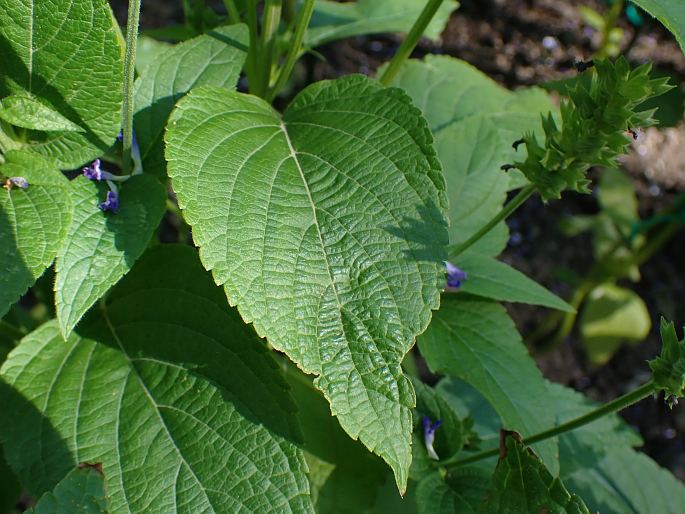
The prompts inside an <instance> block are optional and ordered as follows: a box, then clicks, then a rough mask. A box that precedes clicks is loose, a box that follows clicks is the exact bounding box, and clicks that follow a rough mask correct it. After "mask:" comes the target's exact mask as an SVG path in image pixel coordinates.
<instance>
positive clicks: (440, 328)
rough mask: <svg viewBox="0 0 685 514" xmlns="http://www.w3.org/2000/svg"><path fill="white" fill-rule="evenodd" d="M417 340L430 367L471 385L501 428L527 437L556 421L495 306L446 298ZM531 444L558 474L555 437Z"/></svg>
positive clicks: (536, 375)
mask: <svg viewBox="0 0 685 514" xmlns="http://www.w3.org/2000/svg"><path fill="white" fill-rule="evenodd" d="M418 344H419V348H420V350H421V354H422V355H423V356H424V358H425V359H426V362H427V363H428V366H429V368H430V369H431V371H433V372H435V373H444V374H446V375H451V376H454V377H458V378H460V379H462V380H464V381H465V382H468V383H469V384H471V385H473V386H474V387H475V388H476V389H478V391H479V392H480V393H481V394H482V395H483V396H484V397H485V398H486V399H487V401H488V402H490V403H491V404H492V406H493V407H494V408H495V410H496V411H497V413H498V414H499V415H500V416H501V418H502V421H503V424H504V428H506V429H510V430H516V431H518V432H521V433H522V434H523V436H524V437H526V436H531V435H533V434H536V433H538V432H542V431H543V430H546V429H548V428H549V427H551V426H553V425H554V422H555V419H554V411H553V410H552V409H550V408H549V405H548V404H547V402H546V400H545V392H546V381H545V379H544V378H543V377H542V374H541V373H540V370H539V369H538V368H537V366H536V365H535V362H534V361H533V359H532V358H531V357H530V355H528V352H527V351H526V347H525V346H524V345H523V343H522V341H521V336H520V335H519V334H518V332H517V331H516V328H515V327H514V323H513V322H512V321H511V319H510V318H509V316H508V315H507V313H506V311H505V310H504V308H503V307H502V306H500V305H499V304H497V303H494V302H492V301H488V300H481V299H477V298H474V297H470V296H468V295H465V294H458V295H450V296H446V297H445V298H443V302H442V306H441V307H440V310H439V311H438V312H437V313H435V314H434V315H433V322H432V323H431V324H430V326H429V327H428V330H427V331H426V332H425V333H424V334H422V335H421V336H420V337H419V339H418ZM534 447H535V448H536V449H537V450H538V451H539V452H540V454H541V455H542V458H543V460H544V461H545V463H546V464H547V466H548V467H549V468H550V469H551V470H553V471H552V472H553V473H556V472H558V469H559V462H558V458H559V452H558V446H557V441H556V439H548V440H546V441H543V442H541V443H537V444H536V445H535V446H534Z"/></svg>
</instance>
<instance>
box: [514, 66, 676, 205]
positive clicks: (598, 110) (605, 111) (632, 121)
mask: <svg viewBox="0 0 685 514" xmlns="http://www.w3.org/2000/svg"><path fill="white" fill-rule="evenodd" d="M650 70H651V65H650V64H643V65H641V66H639V67H637V68H635V69H632V70H631V69H630V66H629V65H628V62H627V61H626V60H625V59H624V58H623V57H621V58H619V59H618V60H617V61H616V62H611V61H609V60H596V61H595V63H594V71H593V72H591V73H592V78H591V83H590V86H589V87H588V86H585V85H583V83H582V81H579V82H578V83H577V84H576V85H575V86H573V87H570V88H569V89H568V100H566V101H562V103H561V107H560V114H561V128H559V127H558V126H557V122H556V120H555V119H554V117H553V116H552V114H548V115H547V116H543V121H542V122H543V127H544V131H545V140H544V142H543V143H542V144H540V143H539V142H538V139H537V137H536V136H535V135H534V134H532V133H527V134H526V135H525V136H524V138H523V140H524V143H525V146H526V150H527V151H528V156H527V157H526V159H525V160H524V161H516V162H515V163H514V166H515V167H516V168H518V169H519V170H521V171H522V172H523V174H524V175H525V176H526V178H528V180H530V181H531V182H533V183H534V184H535V186H536V188H537V190H538V191H539V193H540V196H541V197H542V198H543V199H544V200H549V199H552V198H560V197H561V193H562V191H565V190H566V189H570V190H572V191H578V192H581V193H587V192H589V189H588V186H589V184H590V181H589V180H588V178H587V177H586V173H587V170H588V169H589V168H590V166H610V167H613V166H616V157H618V155H620V154H622V153H625V150H626V148H627V147H628V144H629V143H630V141H631V137H630V135H628V131H630V130H638V129H640V128H644V127H649V126H651V125H654V124H655V123H656V122H655V120H654V119H653V118H652V114H653V113H654V112H653V111H636V108H637V107H638V106H639V105H640V104H641V103H643V102H644V101H645V100H648V99H649V98H653V97H655V96H658V95H661V94H663V93H665V92H666V91H668V90H670V89H671V86H669V85H668V84H667V82H668V79H667V78H660V79H650V77H649V72H650Z"/></svg>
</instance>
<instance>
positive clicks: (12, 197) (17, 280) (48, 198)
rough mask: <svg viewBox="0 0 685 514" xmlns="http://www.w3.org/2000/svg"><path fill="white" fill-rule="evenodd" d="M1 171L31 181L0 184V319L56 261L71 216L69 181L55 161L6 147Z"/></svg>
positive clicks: (6, 174) (7, 175)
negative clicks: (24, 184) (0, 186)
mask: <svg viewBox="0 0 685 514" xmlns="http://www.w3.org/2000/svg"><path fill="white" fill-rule="evenodd" d="M3 176H4V177H22V178H25V179H26V180H28V182H29V186H28V187H27V188H26V189H21V188H19V187H13V188H11V189H10V190H9V191H6V190H5V189H0V269H2V273H0V318H1V317H3V316H4V315H5V314H6V313H7V311H8V310H9V308H10V306H11V305H12V304H13V303H14V302H16V301H17V300H19V297H20V296H21V295H22V294H24V293H25V292H26V290H27V289H28V288H29V287H30V286H31V285H33V283H34V282H35V281H36V279H38V277H39V276H40V275H42V273H43V271H45V268H47V267H48V266H50V264H52V261H53V260H54V258H55V255H57V251H58V250H59V247H60V245H61V244H62V240H63V239H64V237H65V236H66V233H67V227H68V226H69V223H70V221H71V201H70V199H69V193H68V185H69V183H68V181H67V180H66V179H65V178H64V176H63V175H62V174H61V173H60V172H59V171H58V170H57V169H56V168H55V167H54V165H53V164H52V163H50V162H48V161H47V160H45V159H44V158H42V157H40V156H37V155H31V154H28V153H26V152H22V151H12V152H8V153H7V154H6V155H5V163H4V164H3V165H2V166H0V177H3ZM2 182H3V184H4V182H5V181H4V180H2Z"/></svg>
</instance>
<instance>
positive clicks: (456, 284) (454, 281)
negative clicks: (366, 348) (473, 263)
mask: <svg viewBox="0 0 685 514" xmlns="http://www.w3.org/2000/svg"><path fill="white" fill-rule="evenodd" d="M445 268H446V270H447V286H448V287H453V288H455V289H459V288H460V287H461V283H462V282H463V281H464V280H466V279H467V278H468V276H467V275H466V273H465V272H464V271H462V270H461V269H459V268H457V267H456V266H455V265H454V264H452V263H451V262H449V261H445Z"/></svg>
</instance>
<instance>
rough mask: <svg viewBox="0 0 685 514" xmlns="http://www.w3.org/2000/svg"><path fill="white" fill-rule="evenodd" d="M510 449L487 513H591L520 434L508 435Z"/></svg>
mask: <svg viewBox="0 0 685 514" xmlns="http://www.w3.org/2000/svg"><path fill="white" fill-rule="evenodd" d="M504 441H505V443H504V444H505V445H506V449H504V450H501V451H504V452H505V454H504V457H500V460H499V462H498V463H497V468H496V469H495V474H494V475H493V477H492V478H493V483H494V486H495V490H494V491H493V492H492V493H491V494H490V495H489V497H488V499H487V501H486V502H485V504H484V505H483V507H482V508H481V510H480V512H481V513H483V514H508V513H513V512H516V513H517V514H540V513H541V512H549V513H554V514H562V513H567V514H590V511H589V510H588V508H587V507H586V506H585V503H583V500H581V499H580V498H579V497H578V496H576V495H575V494H571V493H569V492H568V491H567V490H566V487H564V484H563V483H562V482H561V480H559V479H558V478H554V477H553V476H552V474H551V473H550V472H549V471H548V470H547V469H546V468H545V465H544V464H543V462H542V461H541V460H540V459H539V458H538V457H537V455H535V454H534V453H533V452H532V450H530V449H528V448H527V447H526V446H525V445H524V444H523V443H522V442H521V440H520V436H519V435H518V434H516V433H513V434H512V433H509V434H507V435H506V436H505V438H504Z"/></svg>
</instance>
